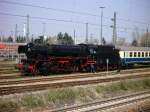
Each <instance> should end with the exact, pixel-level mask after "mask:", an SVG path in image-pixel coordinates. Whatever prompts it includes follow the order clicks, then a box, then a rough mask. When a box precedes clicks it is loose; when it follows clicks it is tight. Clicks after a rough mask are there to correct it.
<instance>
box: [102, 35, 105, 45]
mask: <svg viewBox="0 0 150 112" xmlns="http://www.w3.org/2000/svg"><path fill="white" fill-rule="evenodd" d="M102 44H103V45H105V44H106V40H105V38H104V37H103V38H102Z"/></svg>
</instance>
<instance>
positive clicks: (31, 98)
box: [0, 79, 150, 112]
mask: <svg viewBox="0 0 150 112" xmlns="http://www.w3.org/2000/svg"><path fill="white" fill-rule="evenodd" d="M148 89H150V79H143V80H130V81H120V82H116V83H111V84H107V85H105V86H102V85H95V86H88V87H72V88H62V89H51V90H48V91H45V92H44V93H36V94H29V95H24V96H22V97H19V99H17V100H16V98H15V100H14V101H13V100H12V101H9V100H8V99H7V100H6V101H5V99H3V100H1V101H0V112H15V111H17V109H18V106H19V107H23V108H26V109H34V108H37V107H41V108H42V107H47V106H50V105H51V104H52V107H60V106H64V105H66V104H67V105H72V104H76V103H86V102H89V101H94V100H96V99H98V98H101V97H103V96H105V97H111V96H113V95H117V94H118V93H119V94H125V93H127V92H129V91H130V92H134V91H141V90H148ZM112 94H113V95H112ZM16 102H17V103H16Z"/></svg>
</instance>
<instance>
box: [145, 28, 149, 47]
mask: <svg viewBox="0 0 150 112" xmlns="http://www.w3.org/2000/svg"><path fill="white" fill-rule="evenodd" d="M148 36H149V35H148V28H147V29H146V40H145V41H146V47H148V46H149V38H148Z"/></svg>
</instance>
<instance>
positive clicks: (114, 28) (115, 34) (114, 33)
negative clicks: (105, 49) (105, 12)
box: [111, 12, 117, 45]
mask: <svg viewBox="0 0 150 112" xmlns="http://www.w3.org/2000/svg"><path fill="white" fill-rule="evenodd" d="M111 20H112V21H113V25H112V26H111V27H112V28H113V39H112V41H113V45H116V42H117V29H116V12H114V18H112V19H111Z"/></svg>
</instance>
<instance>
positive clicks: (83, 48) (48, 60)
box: [17, 43, 120, 75]
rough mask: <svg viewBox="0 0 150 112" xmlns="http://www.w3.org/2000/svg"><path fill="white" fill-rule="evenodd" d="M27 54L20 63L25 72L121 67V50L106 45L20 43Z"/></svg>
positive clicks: (57, 71) (88, 70)
mask: <svg viewBox="0 0 150 112" xmlns="http://www.w3.org/2000/svg"><path fill="white" fill-rule="evenodd" d="M18 53H25V55H26V59H22V60H21V63H20V64H18V65H17V68H18V69H20V71H22V72H23V73H29V74H33V75H37V74H40V75H48V74H51V73H71V72H95V71H102V70H106V68H108V67H109V69H118V70H119V69H120V56H119V50H118V49H116V48H115V47H114V46H108V45H107V46H106V45H105V46H103V45H88V44H78V45H48V44H34V43H28V44H27V45H24V46H19V48H18Z"/></svg>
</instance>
